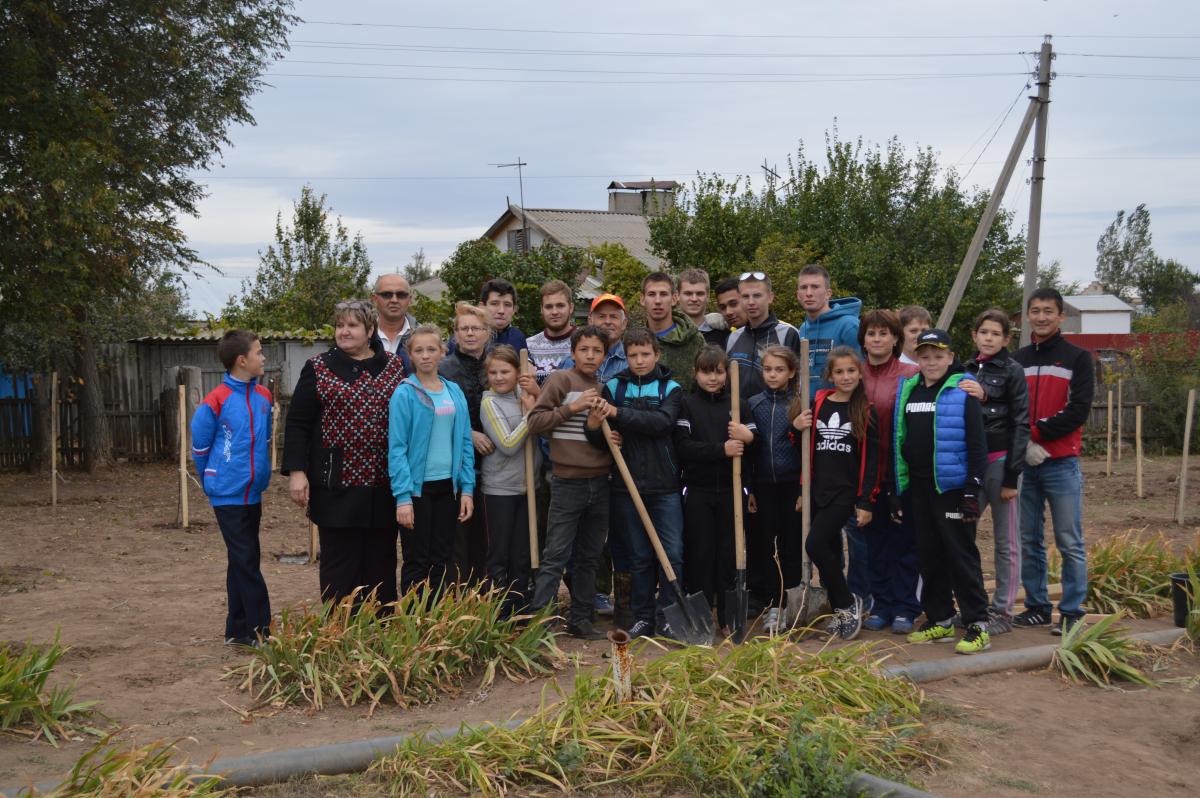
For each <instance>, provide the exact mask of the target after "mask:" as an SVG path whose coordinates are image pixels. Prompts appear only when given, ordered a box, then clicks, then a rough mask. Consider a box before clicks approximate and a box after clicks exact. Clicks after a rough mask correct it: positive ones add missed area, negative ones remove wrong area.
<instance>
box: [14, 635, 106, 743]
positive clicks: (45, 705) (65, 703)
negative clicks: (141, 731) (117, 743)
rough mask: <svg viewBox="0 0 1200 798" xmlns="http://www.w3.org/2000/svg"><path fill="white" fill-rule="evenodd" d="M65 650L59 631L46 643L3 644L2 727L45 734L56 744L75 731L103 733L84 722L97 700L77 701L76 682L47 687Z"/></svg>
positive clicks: (22, 733)
mask: <svg viewBox="0 0 1200 798" xmlns="http://www.w3.org/2000/svg"><path fill="white" fill-rule="evenodd" d="M64 653H66V649H65V648H63V646H62V644H61V643H59V637H58V634H57V633H56V634H55V635H54V642H52V643H50V644H49V645H45V646H39V645H34V644H33V643H27V644H26V645H25V646H24V647H23V648H22V649H21V650H20V651H18V650H16V649H15V648H10V647H8V646H0V731H4V732H8V733H11V734H19V735H28V736H29V737H32V738H33V739H34V740H37V739H39V738H44V739H45V740H46V741H47V742H49V743H50V744H51V745H53V746H55V747H57V746H58V741H59V739H61V738H64V737H66V736H68V735H70V734H73V733H75V734H77V733H80V732H84V733H88V734H95V735H97V736H99V735H102V734H103V732H101V731H99V730H97V729H95V728H92V727H91V726H89V725H87V724H86V722H85V719H86V718H88V717H89V716H91V715H93V714H95V713H94V710H93V707H95V705H96V703H97V702H95V701H76V700H75V685H74V684H71V685H66V686H59V687H53V688H49V689H48V688H47V687H46V682H47V680H48V679H49V678H50V674H51V672H52V671H53V670H54V667H55V665H57V664H58V660H59V658H61V657H62V655H63V654H64Z"/></svg>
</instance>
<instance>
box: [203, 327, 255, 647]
mask: <svg viewBox="0 0 1200 798" xmlns="http://www.w3.org/2000/svg"><path fill="white" fill-rule="evenodd" d="M217 357H219V358H220V360H221V363H222V365H224V366H225V370H226V373H225V379H224V380H222V381H221V384H220V385H218V386H217V387H216V388H214V389H213V390H212V391H210V392H209V394H208V396H205V397H204V401H203V402H201V403H200V406H199V407H198V408H196V414H195V415H194V416H193V417H192V459H193V460H194V461H195V463H196V471H197V473H199V474H200V475H201V480H202V484H203V485H204V492H205V493H206V494H207V495H208V500H209V501H210V502H211V503H212V507H213V513H214V514H215V515H216V517H217V525H218V526H220V528H221V537H223V538H224V539H225V549H226V553H227V554H228V560H229V561H228V565H227V566H226V569H225V591H226V595H227V612H226V616H225V643H226V644H227V645H234V644H237V645H253V644H254V643H256V642H258V641H259V640H262V639H266V638H267V637H268V636H269V635H270V633H271V601H270V598H269V597H268V596H267V583H266V580H264V579H263V575H262V569H261V567H260V565H259V560H260V557H261V550H260V549H259V543H258V527H259V523H260V521H261V520H262V493H263V491H264V490H266V487H267V483H268V482H269V481H270V479H271V459H270V453H269V450H268V447H269V446H270V441H271V392H270V391H268V390H267V389H266V388H264V387H263V386H261V385H259V384H258V380H259V379H261V378H262V376H263V371H264V369H265V367H266V358H265V357H264V356H263V351H262V341H260V340H259V338H258V336H257V335H255V334H254V333H252V332H247V331H246V330H230V331H229V332H227V333H225V335H224V336H222V337H221V341H220V343H218V344H217Z"/></svg>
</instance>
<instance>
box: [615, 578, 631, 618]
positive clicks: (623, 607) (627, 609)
mask: <svg viewBox="0 0 1200 798" xmlns="http://www.w3.org/2000/svg"><path fill="white" fill-rule="evenodd" d="M613 625H614V626H615V627H616V628H618V629H624V630H625V631H629V627H631V626H633V574H631V573H629V572H628V571H613Z"/></svg>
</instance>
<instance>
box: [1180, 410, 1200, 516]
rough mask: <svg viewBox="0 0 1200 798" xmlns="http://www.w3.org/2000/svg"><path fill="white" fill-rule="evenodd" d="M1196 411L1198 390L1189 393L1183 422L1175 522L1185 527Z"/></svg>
mask: <svg viewBox="0 0 1200 798" xmlns="http://www.w3.org/2000/svg"><path fill="white" fill-rule="evenodd" d="M1195 409H1196V389H1195V388H1192V389H1191V390H1190V391H1188V403H1187V415H1186V416H1185V417H1184V422H1183V462H1181V463H1180V464H1179V506H1178V508H1177V509H1176V511H1175V522H1176V523H1178V524H1179V525H1180V526H1183V509H1184V505H1185V504H1186V503H1187V470H1188V451H1189V450H1190V449H1191V448H1192V411H1194V410H1195Z"/></svg>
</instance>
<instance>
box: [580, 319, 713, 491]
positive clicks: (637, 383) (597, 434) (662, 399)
mask: <svg viewBox="0 0 1200 798" xmlns="http://www.w3.org/2000/svg"><path fill="white" fill-rule="evenodd" d="M693 329H695V328H693ZM603 396H604V398H605V399H606V400H607V401H608V402H609V404H612V405H615V406H616V407H617V415H616V416H615V417H614V418H612V419H611V420H610V421H609V424H610V425H611V426H612V428H613V429H614V430H615V431H617V432H619V433H620V434H621V439H622V440H621V454H623V455H624V456H625V463H626V465H627V466H628V467H629V473H630V474H632V475H633V479H634V481H635V482H636V483H637V487H638V490H639V491H640V492H641V493H644V494H647V495H649V494H659V493H676V492H678V491H679V457H678V455H677V454H676V453H675V441H674V438H673V437H672V434H673V433H674V430H675V420H676V419H678V418H679V408H680V405H681V404H682V402H683V391H682V390H680V388H679V383H677V382H675V380H673V379H671V371H670V369H668V368H666V367H665V366H663V365H662V363H657V364H655V366H654V368H652V369H650V373H649V374H645V375H643V376H641V377H639V376H637V375H636V374H634V373H633V372H632V371H631V370H629V369H626V370H625V371H622V372H621V373H620V374H618V375H617V376H615V377H613V378H612V379H611V380H609V381H608V382H606V383H604V391H603ZM587 437H588V440H589V441H591V442H592V443H593V444H594V445H596V446H607V444H606V443H605V442H604V431H603V429H588V430H587ZM612 476H613V481H612V488H613V490H614V491H620V492H622V493H625V492H627V490H626V488H625V481H624V479H622V477H621V472H620V471H619V470H618V469H617V468H616V467H615V466H614V468H613V473H612Z"/></svg>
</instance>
